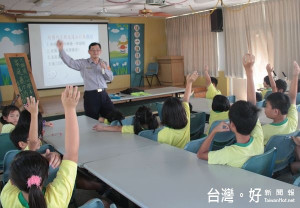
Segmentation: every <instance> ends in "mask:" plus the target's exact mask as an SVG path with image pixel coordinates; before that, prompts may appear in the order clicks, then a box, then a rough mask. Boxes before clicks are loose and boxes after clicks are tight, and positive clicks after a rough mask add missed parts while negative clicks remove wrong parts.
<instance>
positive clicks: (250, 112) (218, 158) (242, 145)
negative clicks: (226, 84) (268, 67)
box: [197, 54, 264, 168]
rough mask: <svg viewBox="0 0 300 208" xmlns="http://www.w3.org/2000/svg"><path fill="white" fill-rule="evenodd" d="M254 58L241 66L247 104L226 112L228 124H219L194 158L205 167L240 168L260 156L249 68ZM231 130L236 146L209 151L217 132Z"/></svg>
mask: <svg viewBox="0 0 300 208" xmlns="http://www.w3.org/2000/svg"><path fill="white" fill-rule="evenodd" d="M254 62H255V57H254V56H253V55H251V54H246V55H245V56H244V57H243V65H244V68H245V71H246V75H247V100H248V101H241V100H240V101H237V102H235V103H234V104H233V105H232V106H231V107H230V110H229V121H230V123H229V124H227V123H224V122H221V123H220V124H219V125H218V126H216V127H215V128H214V130H213V131H212V132H211V134H209V135H208V136H207V138H206V140H205V141H204V142H203V144H202V145H201V147H200V149H199V150H198V153H197V157H198V158H200V159H203V160H208V164H222V165H229V166H233V167H239V168H241V167H242V166H243V164H244V163H245V162H246V161H247V160H248V159H249V158H250V157H252V156H254V155H259V154H262V153H263V152H264V146H263V133H262V128H261V125H260V122H259V120H258V112H259V110H258V109H257V108H256V106H255V104H256V95H255V88H254V81H253V65H254ZM229 130H231V131H232V132H234V134H235V136H236V140H237V142H236V143H235V144H233V145H230V146H225V147H224V148H223V149H221V150H216V151H209V147H210V145H211V142H212V140H213V137H214V136H215V134H216V133H218V132H224V131H229Z"/></svg>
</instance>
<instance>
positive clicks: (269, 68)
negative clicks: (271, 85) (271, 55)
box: [266, 64, 274, 73]
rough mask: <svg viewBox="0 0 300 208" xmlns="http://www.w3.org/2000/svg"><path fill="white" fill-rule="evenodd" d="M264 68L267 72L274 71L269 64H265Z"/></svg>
mask: <svg viewBox="0 0 300 208" xmlns="http://www.w3.org/2000/svg"><path fill="white" fill-rule="evenodd" d="M266 69H267V72H268V73H272V72H273V71H274V68H273V67H271V64H267V66H266Z"/></svg>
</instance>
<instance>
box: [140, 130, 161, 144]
mask: <svg viewBox="0 0 300 208" xmlns="http://www.w3.org/2000/svg"><path fill="white" fill-rule="evenodd" d="M163 128H164V127H161V128H157V129H155V130H154V131H153V130H144V131H141V132H139V134H138V135H139V136H141V137H145V138H147V139H151V140H153V141H156V142H157V137H158V132H159V131H160V130H162V129H163Z"/></svg>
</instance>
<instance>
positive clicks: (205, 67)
mask: <svg viewBox="0 0 300 208" xmlns="http://www.w3.org/2000/svg"><path fill="white" fill-rule="evenodd" d="M204 72H206V73H208V65H205V66H204Z"/></svg>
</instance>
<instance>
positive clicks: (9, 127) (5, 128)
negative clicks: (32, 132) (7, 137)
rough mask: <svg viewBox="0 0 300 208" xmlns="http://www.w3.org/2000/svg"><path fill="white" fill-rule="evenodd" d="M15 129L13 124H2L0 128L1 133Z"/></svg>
mask: <svg viewBox="0 0 300 208" xmlns="http://www.w3.org/2000/svg"><path fill="white" fill-rule="evenodd" d="M14 129H15V126H14V125H13V124H4V125H3V126H2V129H1V134H4V133H10V132H12V131H13V130H14Z"/></svg>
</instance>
